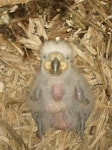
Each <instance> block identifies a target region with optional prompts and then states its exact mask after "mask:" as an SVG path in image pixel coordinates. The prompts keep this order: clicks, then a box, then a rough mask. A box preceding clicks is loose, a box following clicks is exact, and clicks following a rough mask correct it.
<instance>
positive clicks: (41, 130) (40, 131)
mask: <svg viewBox="0 0 112 150" xmlns="http://www.w3.org/2000/svg"><path fill="white" fill-rule="evenodd" d="M32 116H33V118H34V120H35V122H36V125H37V128H38V130H37V132H36V135H37V137H38V138H40V139H42V136H43V134H44V127H43V125H42V119H41V114H40V113H33V112H32Z"/></svg>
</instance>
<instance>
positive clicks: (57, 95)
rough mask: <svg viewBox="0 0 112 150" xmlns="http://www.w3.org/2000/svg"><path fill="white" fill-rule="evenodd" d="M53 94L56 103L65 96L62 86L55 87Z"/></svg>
mask: <svg viewBox="0 0 112 150" xmlns="http://www.w3.org/2000/svg"><path fill="white" fill-rule="evenodd" d="M51 94H52V96H53V98H54V100H55V101H60V100H61V99H62V96H63V90H62V86H61V85H53V87H52V91H51Z"/></svg>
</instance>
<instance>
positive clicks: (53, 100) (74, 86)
mask: <svg viewBox="0 0 112 150" xmlns="http://www.w3.org/2000/svg"><path fill="white" fill-rule="evenodd" d="M40 51H41V59H42V64H41V70H40V71H39V72H38V73H37V74H36V77H35V80H34V83H33V86H32V89H31V91H30V94H29V98H28V105H29V108H30V110H31V112H32V115H33V117H34V120H35V121H36V124H37V126H38V136H39V137H40V138H41V137H42V136H43V134H44V133H45V132H46V131H47V130H48V129H49V128H52V129H55V130H57V129H61V130H67V131H74V132H75V131H77V132H80V135H81V136H83V132H84V127H85V121H86V120H87V118H88V117H89V115H90V112H91V110H92V107H93V98H92V95H91V89H90V86H89V84H88V83H87V81H86V80H85V79H84V77H83V76H82V75H81V73H80V72H79V71H78V70H77V69H76V68H75V67H73V66H72V64H71V61H72V59H73V58H72V56H73V52H72V48H71V47H70V46H69V45H68V44H67V43H66V42H64V41H59V42H55V41H47V42H46V43H45V44H44V45H43V46H42V48H41V50H40Z"/></svg>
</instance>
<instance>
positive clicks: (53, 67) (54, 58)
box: [44, 52, 68, 75]
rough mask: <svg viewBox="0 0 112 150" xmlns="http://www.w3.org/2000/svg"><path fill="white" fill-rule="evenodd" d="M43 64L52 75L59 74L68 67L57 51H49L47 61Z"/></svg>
mask: <svg viewBox="0 0 112 150" xmlns="http://www.w3.org/2000/svg"><path fill="white" fill-rule="evenodd" d="M44 66H45V69H46V70H48V72H49V73H50V74H52V75H60V74H62V73H63V72H64V71H65V70H67V68H68V64H67V62H66V61H65V59H64V57H63V55H62V54H61V53H59V52H54V53H51V54H50V55H49V61H46V62H45V65H44Z"/></svg>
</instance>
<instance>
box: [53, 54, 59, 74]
mask: <svg viewBox="0 0 112 150" xmlns="http://www.w3.org/2000/svg"><path fill="white" fill-rule="evenodd" d="M59 68H60V61H59V60H58V58H57V57H55V58H54V59H53V60H52V61H51V69H52V72H53V74H57V73H58V72H59Z"/></svg>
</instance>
